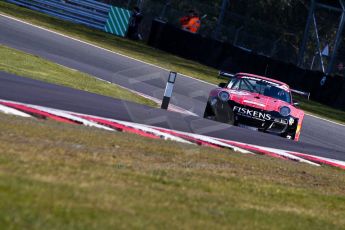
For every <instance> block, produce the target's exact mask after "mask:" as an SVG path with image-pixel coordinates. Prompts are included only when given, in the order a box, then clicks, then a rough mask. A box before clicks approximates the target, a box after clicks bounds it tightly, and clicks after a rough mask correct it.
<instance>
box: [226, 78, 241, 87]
mask: <svg viewBox="0 0 345 230" xmlns="http://www.w3.org/2000/svg"><path fill="white" fill-rule="evenodd" d="M239 86H240V80H239V79H234V80H232V81H230V83H229V85H228V87H229V88H230V89H239Z"/></svg>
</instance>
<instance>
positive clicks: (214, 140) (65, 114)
mask: <svg viewBox="0 0 345 230" xmlns="http://www.w3.org/2000/svg"><path fill="white" fill-rule="evenodd" d="M1 101H3V102H10V103H14V104H18V105H24V106H27V107H31V108H34V109H37V110H40V111H44V112H47V113H50V114H52V115H56V116H59V117H64V118H67V119H70V120H73V121H77V122H80V123H81V124H83V125H85V126H92V127H96V128H101V129H105V130H109V131H115V129H112V128H109V127H108V126H105V125H101V124H98V123H97V122H93V121H89V120H88V119H86V118H85V119H84V118H81V117H79V116H78V115H81V116H89V117H93V118H99V119H102V120H105V121H109V122H115V123H119V124H122V125H124V126H127V127H130V128H133V129H136V130H141V131H144V132H146V133H151V134H153V135H155V136H158V137H161V138H163V139H165V140H173V141H177V142H181V143H186V144H195V143H192V142H191V141H189V140H185V139H184V138H181V137H179V136H175V135H173V134H170V133H165V132H164V130H166V131H172V132H175V133H177V134H183V135H186V136H189V137H191V138H195V139H198V140H201V141H204V142H207V143H210V144H215V145H218V146H221V147H226V148H230V149H233V150H234V151H239V152H241V153H249V154H252V153H251V152H250V151H248V150H245V149H242V148H239V147H236V146H233V145H231V144H227V143H224V141H226V140H223V139H218V138H213V137H208V136H204V135H199V134H193V133H186V132H180V131H176V130H169V129H164V128H157V127H154V126H148V125H143V124H138V123H133V122H126V121H119V120H114V119H109V118H103V117H97V116H92V115H86V114H78V113H74V112H71V111H64V110H59V109H52V108H48V107H43V106H37V105H31V104H26V103H20V102H14V101H8V100H1V99H0V102H1ZM9 110H11V108H9V107H7V106H2V105H0V112H1V111H3V112H7V111H9ZM14 110H15V109H14ZM15 112H18V111H17V110H15ZM18 114H19V115H21V113H18ZM25 116H26V117H28V115H27V114H25ZM157 129H159V130H157ZM161 130H162V131H161ZM238 143H240V142H238ZM240 144H245V143H240ZM245 145H248V146H251V147H255V148H257V149H261V150H263V151H267V152H271V153H275V154H278V155H280V156H284V157H286V158H288V159H290V160H295V161H298V162H303V163H307V164H310V165H314V166H320V164H317V163H314V162H313V161H310V160H308V159H304V158H303V155H305V156H310V157H313V158H316V159H321V160H325V161H328V162H330V163H335V164H338V165H342V166H345V162H343V161H339V160H334V159H329V158H324V157H319V156H314V155H309V154H303V153H301V156H296V155H294V153H293V152H291V153H290V151H287V150H281V149H275V148H269V147H263V146H257V145H249V144H245ZM298 154H299V153H298Z"/></svg>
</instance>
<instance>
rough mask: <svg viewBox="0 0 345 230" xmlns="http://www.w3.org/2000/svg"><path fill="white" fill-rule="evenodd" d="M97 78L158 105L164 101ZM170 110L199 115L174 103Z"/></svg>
mask: <svg viewBox="0 0 345 230" xmlns="http://www.w3.org/2000/svg"><path fill="white" fill-rule="evenodd" d="M95 78H96V79H98V80H100V81H103V82H106V83H108V84H113V85H116V86H118V87H120V88H122V89H125V90H128V91H130V92H132V93H134V94H137V95H139V96H141V97H144V98H146V99H149V100H151V101H153V102H155V103H157V105H160V104H161V103H162V100H161V99H158V98H155V97H151V96H149V95H147V94H144V93H141V92H138V91H135V90H133V89H130V88H127V87H124V86H122V85H118V84H115V83H112V82H110V81H107V80H104V79H102V78H99V77H95ZM168 110H169V111H172V112H177V113H183V114H186V115H191V116H196V117H197V116H198V115H197V114H196V113H193V112H191V111H189V110H186V109H183V108H181V107H179V106H177V105H173V104H170V105H169V107H168Z"/></svg>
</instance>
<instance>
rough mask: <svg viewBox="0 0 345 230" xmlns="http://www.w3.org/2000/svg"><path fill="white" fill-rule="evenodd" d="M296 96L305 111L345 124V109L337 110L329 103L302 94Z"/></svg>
mask: <svg viewBox="0 0 345 230" xmlns="http://www.w3.org/2000/svg"><path fill="white" fill-rule="evenodd" d="M295 98H296V100H297V101H298V102H299V103H300V106H299V107H300V108H301V109H303V110H304V111H305V112H307V113H310V114H312V115H315V116H319V117H323V118H325V119H329V120H333V121H336V122H340V123H342V124H345V111H342V110H337V109H334V108H332V107H329V106H327V105H324V104H321V103H318V102H315V101H310V100H307V99H305V98H303V97H300V96H295Z"/></svg>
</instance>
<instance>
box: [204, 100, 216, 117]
mask: <svg viewBox="0 0 345 230" xmlns="http://www.w3.org/2000/svg"><path fill="white" fill-rule="evenodd" d="M204 118H206V119H209V120H215V114H214V112H213V110H212V107H211V105H210V103H208V102H207V105H206V108H205V112H204Z"/></svg>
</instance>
